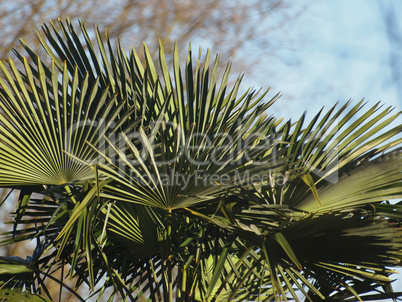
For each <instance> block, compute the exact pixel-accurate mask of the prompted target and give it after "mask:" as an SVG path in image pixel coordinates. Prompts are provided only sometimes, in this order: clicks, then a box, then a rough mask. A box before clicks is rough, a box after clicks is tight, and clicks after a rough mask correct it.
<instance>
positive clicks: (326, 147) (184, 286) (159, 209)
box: [0, 21, 402, 301]
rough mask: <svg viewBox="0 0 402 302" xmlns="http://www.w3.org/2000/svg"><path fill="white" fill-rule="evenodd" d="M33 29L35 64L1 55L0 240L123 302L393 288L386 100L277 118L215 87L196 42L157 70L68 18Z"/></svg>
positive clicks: (213, 67) (245, 97)
mask: <svg viewBox="0 0 402 302" xmlns="http://www.w3.org/2000/svg"><path fill="white" fill-rule="evenodd" d="M43 30H44V33H45V35H44V37H43V36H41V34H40V33H39V32H38V37H39V39H40V41H41V43H42V45H43V47H44V49H45V50H46V53H47V54H48V56H49V58H50V59H51V61H52V63H51V64H49V66H48V65H47V64H45V63H42V61H41V60H40V59H39V58H38V57H37V56H36V54H35V53H33V52H32V51H31V50H30V48H29V46H28V45H25V49H26V51H27V52H28V55H29V57H30V59H31V61H29V60H28V59H25V58H24V57H23V56H22V55H20V54H17V58H19V60H21V62H22V63H23V66H24V70H18V69H17V67H16V65H15V64H14V63H13V61H11V60H9V61H8V63H6V62H4V63H1V64H0V68H1V70H2V74H3V78H1V79H0V109H1V116H0V140H1V141H0V186H2V187H9V188H13V189H21V193H20V199H19V205H18V208H17V211H16V217H15V219H14V225H15V227H14V230H13V231H12V232H10V233H9V234H8V235H9V237H8V238H6V240H5V241H4V243H6V244H8V243H10V242H12V241H21V240H26V239H30V238H34V237H37V238H38V239H42V240H45V241H46V242H49V243H48V249H49V252H50V251H51V254H50V256H45V255H42V254H41V256H40V257H39V260H38V261H39V262H38V263H40V265H38V266H37V267H36V269H37V272H38V274H45V275H44V276H45V277H48V278H51V277H52V276H51V272H48V271H46V268H47V267H48V266H49V265H50V264H54V265H56V267H61V265H62V264H63V265H64V264H65V262H68V263H69V264H70V271H69V276H70V277H76V278H77V284H78V285H80V284H83V283H87V284H89V285H90V287H91V289H92V290H93V291H94V292H93V295H102V294H103V293H104V290H105V289H106V288H108V287H111V288H112V296H114V295H116V294H118V295H120V296H121V297H123V299H126V300H132V301H135V300H137V299H138V298H139V297H141V296H146V297H147V298H148V300H149V301H172V300H173V293H175V294H176V297H177V301H273V300H285V301H286V300H287V299H294V300H297V301H298V300H299V296H300V294H299V293H300V292H301V294H302V295H304V296H305V298H306V299H307V300H309V301H316V300H331V299H332V300H334V301H341V300H348V299H349V300H353V299H371V298H373V297H381V298H384V297H391V298H394V297H396V296H399V294H398V293H393V292H392V290H391V289H392V288H391V281H392V280H391V279H390V274H392V273H393V271H392V270H391V269H389V267H390V266H396V265H398V264H399V262H400V260H401V257H402V251H401V243H402V237H401V232H400V229H399V228H397V226H398V223H399V219H400V206H399V205H389V204H385V203H382V202H383V201H385V200H387V199H391V198H400V197H401V195H402V193H401V190H400V182H401V174H400V169H399V167H400V149H398V148H399V146H400V143H401V140H400V139H397V138H396V136H397V134H398V133H400V131H401V127H400V126H393V124H392V123H393V122H394V121H395V119H396V118H397V117H398V116H399V114H400V113H395V114H392V113H391V111H392V109H391V108H386V109H380V108H381V106H380V104H377V105H375V106H374V107H372V108H368V109H367V110H366V111H365V112H363V113H362V111H363V103H362V102H359V103H358V104H357V105H355V106H353V107H351V102H348V103H346V104H345V105H343V106H341V108H339V109H336V106H334V107H332V108H330V109H329V110H328V111H327V112H323V111H322V112H320V113H318V114H317V115H316V116H315V117H314V118H313V119H312V121H311V122H308V123H306V122H305V116H304V115H302V116H301V118H300V119H299V120H298V121H296V122H295V123H292V122H291V121H288V122H282V119H276V118H274V117H273V116H267V114H266V112H267V110H269V108H270V106H271V105H272V104H273V103H274V102H275V101H276V100H277V99H278V95H276V96H274V97H273V98H272V99H270V100H269V101H267V102H266V101H264V97H265V96H266V94H267V93H268V91H267V92H264V93H260V92H256V91H252V90H247V91H246V92H244V93H243V94H241V93H239V91H240V88H239V87H240V83H241V77H240V78H239V79H237V81H236V82H235V83H234V85H233V87H229V86H228V83H229V72H230V65H228V66H227V68H226V70H225V71H224V72H223V73H222V76H221V78H220V79H219V77H218V75H219V71H218V63H219V56H217V57H216V58H215V60H212V59H211V55H210V53H209V51H208V52H207V53H206V55H205V57H204V59H203V58H202V52H201V51H200V52H199V54H198V57H196V60H195V61H194V57H193V54H192V50H191V47H190V49H189V52H188V56H187V60H186V63H185V65H184V66H181V64H180V62H179V50H178V49H177V47H176V48H175V50H174V53H173V68H172V70H170V69H169V67H168V66H167V64H166V57H165V56H166V54H165V53H164V50H163V46H162V45H160V49H159V57H160V59H159V64H156V63H154V62H153V61H152V59H151V55H150V52H149V50H148V49H147V47H146V46H144V54H145V61H144V62H141V60H140V59H139V56H138V55H137V53H136V52H135V51H134V50H132V51H130V53H129V54H127V53H126V52H124V50H123V49H122V48H121V47H120V46H119V45H117V48H116V49H115V48H114V47H112V45H111V43H110V41H109V39H108V38H107V35H106V42H105V43H104V42H103V40H102V38H101V34H100V33H99V31H97V32H96V34H97V41H98V48H99V51H97V50H96V49H95V46H94V45H92V43H91V41H90V39H89V37H88V34H87V32H86V30H85V27H84V26H83V24H81V35H80V34H78V33H77V32H76V31H75V29H74V27H73V25H72V24H71V23H70V22H69V21H67V22H65V23H63V22H61V21H59V22H58V26H56V25H54V24H52V23H51V24H50V27H48V26H47V25H44V26H43ZM43 61H44V62H46V59H43ZM385 127H388V128H389V130H387V131H383V129H384V128H385ZM33 193H40V194H42V197H41V198H36V197H35V198H33V197H32V194H33ZM32 224H33V225H34V227H30V225H32ZM21 226H26V227H25V228H24V229H21ZM41 259H42V260H41ZM40 261H42V262H40ZM18 267H20V266H18ZM0 268H1V265H0ZM21 268H24V269H25V268H26V266H24V267H22V266H21ZM24 273H29V274H31V273H32V272H31V271H29V272H28V271H27V272H25V271H24ZM29 279H30V278H28V279H27V280H29ZM60 281H62V280H60ZM6 284H8V285H11V283H6ZM96 285H98V289H97V290H95V287H96ZM6 287H7V288H10V287H12V286H6ZM25 290H26V291H27V292H31V293H35V294H36V293H37V292H36V291H35V289H34V288H32V287H25ZM373 290H376V291H377V292H376V294H372V293H370V292H372V291H373ZM0 294H1V295H3V294H4V295H9V296H10V295H11V293H10V292H9V291H8V290H7V291H2V290H0Z"/></svg>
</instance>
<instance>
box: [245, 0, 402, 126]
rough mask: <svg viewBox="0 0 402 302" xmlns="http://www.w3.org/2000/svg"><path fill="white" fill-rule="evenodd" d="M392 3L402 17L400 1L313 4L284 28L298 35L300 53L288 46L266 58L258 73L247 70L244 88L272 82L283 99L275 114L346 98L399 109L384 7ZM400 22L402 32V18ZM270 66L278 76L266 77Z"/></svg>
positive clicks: (293, 114)
mask: <svg viewBox="0 0 402 302" xmlns="http://www.w3.org/2000/svg"><path fill="white" fill-rule="evenodd" d="M389 5H392V8H393V10H394V12H395V14H396V16H397V17H402V1H398V0H394V1H392V0H390V1H387V0H385V1H384V0H353V1H350V0H336V1H335V0H332V1H311V2H309V4H308V5H307V6H306V10H305V12H304V13H303V14H302V16H301V17H300V18H298V19H296V20H295V21H293V22H290V24H289V25H288V26H287V28H286V29H285V30H286V31H287V32H289V33H291V34H293V33H296V35H297V36H298V39H299V41H298V42H297V45H296V46H295V49H296V51H289V50H288V49H287V48H286V47H284V48H283V49H281V50H280V51H279V54H278V56H279V60H277V61H274V62H273V61H272V59H271V58H270V59H269V60H268V57H267V60H264V59H262V60H261V65H260V66H261V67H260V72H259V73H258V74H259V75H260V76H255V75H254V76H252V77H248V76H247V74H246V78H245V86H247V87H248V86H256V87H264V88H266V87H268V86H271V89H272V93H276V92H278V91H281V92H282V94H283V96H282V100H281V101H280V102H278V103H277V104H276V105H275V107H274V108H273V109H274V110H275V115H276V116H278V115H280V116H286V117H292V119H296V118H298V117H299V116H300V115H301V113H302V112H303V111H304V110H306V109H308V117H312V116H313V115H314V114H315V113H316V112H318V110H319V109H320V108H321V107H322V106H324V105H325V106H326V107H329V106H332V105H333V104H334V103H335V102H337V101H339V102H340V103H344V102H346V101H347V100H348V99H352V100H354V101H355V102H357V101H359V100H361V99H362V98H365V100H366V101H368V102H369V103H368V105H367V106H369V105H374V104H375V103H376V102H378V101H382V102H384V104H385V105H392V106H394V107H397V109H398V110H401V105H402V104H401V102H402V101H401V100H400V99H398V93H397V92H398V91H397V83H395V81H394V79H393V77H392V69H391V68H390V65H389V60H390V43H389V39H388V36H387V31H386V23H385V22H384V17H383V14H382V10H381V9H382V7H385V8H387V7H388V6H389ZM401 19H402V18H401ZM399 23H401V24H399V27H398V29H399V31H400V32H401V33H402V26H401V25H402V21H401V22H399ZM401 57H402V54H401ZM272 64H274V65H275V74H272V75H270V77H269V78H267V77H266V75H265V76H263V74H264V73H263V71H264V69H266V68H268V66H269V67H272ZM401 68H402V66H401ZM400 85H402V81H400ZM399 121H400V122H401V120H399Z"/></svg>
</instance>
